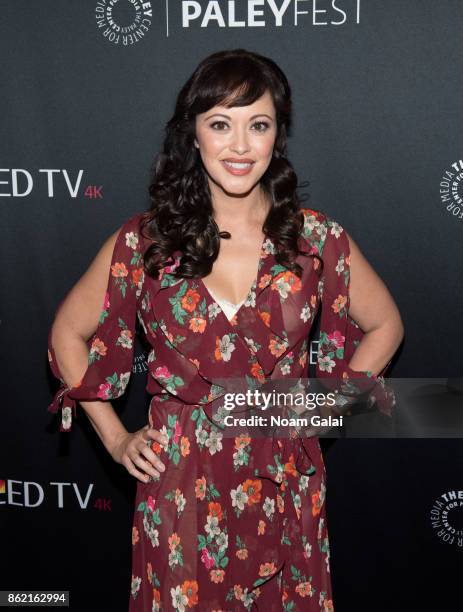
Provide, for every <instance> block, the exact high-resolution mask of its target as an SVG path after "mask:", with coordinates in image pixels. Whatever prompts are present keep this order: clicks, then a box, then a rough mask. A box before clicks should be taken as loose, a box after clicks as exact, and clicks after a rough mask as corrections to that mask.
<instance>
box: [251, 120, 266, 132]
mask: <svg viewBox="0 0 463 612" xmlns="http://www.w3.org/2000/svg"><path fill="white" fill-rule="evenodd" d="M254 125H263V126H264V127H263V128H262V129H259V130H256V132H265V130H267V129H268V128H269V124H268V123H267V122H266V121H256V122H255V123H254V124H253V126H254Z"/></svg>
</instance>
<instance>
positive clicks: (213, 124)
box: [211, 121, 227, 131]
mask: <svg viewBox="0 0 463 612" xmlns="http://www.w3.org/2000/svg"><path fill="white" fill-rule="evenodd" d="M215 125H225V126H226V125H227V124H226V123H225V121H214V123H211V128H213V129H214V130H215V129H216V128H215V127H214V126H215ZM219 131H220V130H219Z"/></svg>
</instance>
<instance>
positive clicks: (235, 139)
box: [230, 128, 249, 155]
mask: <svg viewBox="0 0 463 612" xmlns="http://www.w3.org/2000/svg"><path fill="white" fill-rule="evenodd" d="M230 149H231V150H232V151H234V152H236V153H238V154H240V155H242V154H243V153H246V152H247V151H249V142H248V135H247V132H246V128H243V129H239V128H237V129H236V130H234V132H233V135H232V141H231V144H230Z"/></svg>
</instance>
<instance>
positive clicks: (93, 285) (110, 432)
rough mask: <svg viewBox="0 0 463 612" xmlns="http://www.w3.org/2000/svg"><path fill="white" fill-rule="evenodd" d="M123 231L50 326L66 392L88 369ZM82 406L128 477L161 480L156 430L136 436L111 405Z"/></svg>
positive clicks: (102, 251)
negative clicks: (152, 443)
mask: <svg viewBox="0 0 463 612" xmlns="http://www.w3.org/2000/svg"><path fill="white" fill-rule="evenodd" d="M119 231H120V230H117V231H116V232H114V233H113V234H112V235H111V236H110V237H109V238H108V239H107V240H106V242H105V243H104V244H103V246H102V247H101V249H100V251H99V252H98V254H97V255H96V257H95V259H94V260H93V261H92V263H91V265H90V266H89V268H88V270H87V271H86V272H85V273H84V274H83V276H82V277H81V278H80V279H79V281H78V282H77V283H76V284H75V285H74V287H73V288H72V289H71V291H70V292H69V293H68V295H67V296H66V299H65V300H64V302H63V303H62V305H61V307H60V309H59V311H58V312H57V314H56V317H55V320H54V322H53V325H52V329H51V343H52V346H53V350H54V353H55V357H56V360H57V364H58V367H59V369H60V371H61V374H62V377H63V379H64V382H65V383H66V384H67V386H68V387H74V386H76V385H77V384H78V383H79V382H80V380H81V379H82V377H83V376H84V374H85V372H86V370H87V367H88V356H89V352H88V348H87V344H86V342H87V340H88V339H89V338H91V337H92V335H93V334H94V333H95V331H96V329H97V327H98V321H99V316H100V313H101V308H102V305H103V303H104V298H105V293H106V289H107V285H108V278H109V273H110V266H111V260H112V254H113V251H114V247H115V244H116V239H117V237H118V234H119ZM80 405H81V406H82V408H83V409H84V410H85V412H86V414H87V416H88V418H89V420H90V422H91V424H92V426H93V427H94V429H95V431H96V432H97V434H98V436H99V437H100V439H101V441H102V442H103V444H104V446H105V448H106V450H107V451H108V452H109V453H110V454H111V456H112V457H113V459H114V460H115V461H117V462H118V463H122V464H123V465H124V466H125V467H126V468H127V470H128V471H129V473H130V474H132V475H133V476H136V477H137V478H138V479H139V480H141V481H142V482H146V480H147V477H148V476H147V474H150V475H151V476H154V477H157V476H159V472H158V471H156V470H155V469H154V468H153V467H152V466H153V465H156V467H158V469H160V470H161V471H162V470H163V468H162V467H161V466H163V464H162V462H161V461H160V459H159V458H158V457H157V456H156V455H155V453H154V452H153V451H152V450H151V448H148V447H147V445H146V441H147V440H148V439H149V438H153V439H156V440H157V441H158V442H160V443H162V436H161V435H160V433H159V432H158V431H157V430H154V429H150V428H149V425H147V426H145V427H144V428H142V429H141V430H139V431H138V432H135V433H133V434H131V433H129V432H128V431H127V430H126V428H125V427H124V425H123V423H122V422H121V420H120V419H119V417H118V416H117V414H116V412H115V411H114V409H113V407H112V405H111V403H110V402H108V401H87V402H86V401H81V402H80ZM142 434H144V435H142ZM135 466H138V467H140V468H142V469H143V470H144V472H146V473H147V474H144V473H143V472H140V471H139V470H137V468H136V467H135Z"/></svg>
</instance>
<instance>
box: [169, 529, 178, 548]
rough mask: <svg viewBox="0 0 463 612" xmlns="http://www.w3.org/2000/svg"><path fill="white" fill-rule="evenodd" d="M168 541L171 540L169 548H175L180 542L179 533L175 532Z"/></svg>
mask: <svg viewBox="0 0 463 612" xmlns="http://www.w3.org/2000/svg"><path fill="white" fill-rule="evenodd" d="M167 541H168V542H169V549H170V550H174V549H175V548H177V546H178V545H179V544H180V537H179V536H178V534H177V533H173V534H172V535H171V536H169V538H168V540H167Z"/></svg>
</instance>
